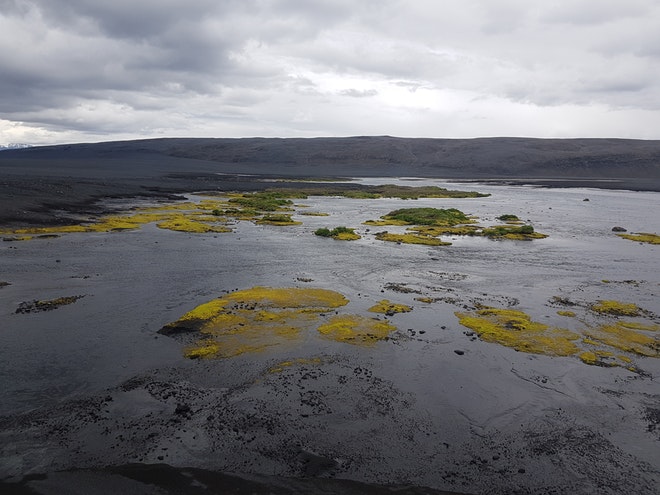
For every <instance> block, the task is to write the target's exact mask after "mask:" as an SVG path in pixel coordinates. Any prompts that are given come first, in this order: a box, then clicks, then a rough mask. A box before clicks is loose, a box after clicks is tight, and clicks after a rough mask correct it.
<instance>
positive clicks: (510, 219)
mask: <svg viewBox="0 0 660 495" xmlns="http://www.w3.org/2000/svg"><path fill="white" fill-rule="evenodd" d="M497 219H498V220H499V221H500V222H506V223H513V224H516V223H521V222H522V220H520V218H518V215H512V214H505V215H500V216H499V217H497Z"/></svg>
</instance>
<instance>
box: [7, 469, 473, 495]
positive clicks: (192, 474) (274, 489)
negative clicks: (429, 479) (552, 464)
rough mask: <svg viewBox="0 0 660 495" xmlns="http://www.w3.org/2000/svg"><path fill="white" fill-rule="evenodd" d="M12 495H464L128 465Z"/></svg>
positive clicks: (10, 487) (19, 486)
mask: <svg viewBox="0 0 660 495" xmlns="http://www.w3.org/2000/svg"><path fill="white" fill-rule="evenodd" d="M0 490H1V491H2V493H4V494H7V495H40V494H51V493H124V494H127V495H128V494H130V495H143V494H144V495H147V494H156V493H158V494H161V495H213V494H230V493H231V494H236V495H253V494H254V495H258V494H268V495H316V494H318V495H333V494H334V495H385V494H387V493H396V494H398V495H460V494H458V493H455V492H447V491H442V490H435V489H432V488H425V487H415V486H400V485H397V486H388V485H373V484H367V483H360V482H357V481H351V480H343V479H333V478H283V477H278V476H263V475H242V476H238V475H232V474H225V473H220V472H215V471H209V470H204V469H196V468H176V467H173V466H169V465H167V464H128V465H124V466H113V467H108V468H105V469H86V470H82V469H81V470H71V471H60V472H56V473H51V474H49V475H31V476H29V477H26V478H24V479H23V480H22V481H21V482H17V483H3V482H1V481H0Z"/></svg>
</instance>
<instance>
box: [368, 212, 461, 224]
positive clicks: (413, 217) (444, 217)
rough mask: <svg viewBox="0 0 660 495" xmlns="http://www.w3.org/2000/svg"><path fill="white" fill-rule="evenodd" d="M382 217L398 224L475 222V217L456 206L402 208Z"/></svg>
mask: <svg viewBox="0 0 660 495" xmlns="http://www.w3.org/2000/svg"><path fill="white" fill-rule="evenodd" d="M381 218H382V219H383V220H385V221H394V222H396V225H437V226H452V225H459V224H465V223H473V222H474V219H472V218H470V217H469V216H467V215H466V214H465V213H463V212H462V211H461V210H457V209H456V208H449V209H442V208H402V209H400V210H394V211H391V212H389V213H388V214H387V215H383V216H382V217H381Z"/></svg>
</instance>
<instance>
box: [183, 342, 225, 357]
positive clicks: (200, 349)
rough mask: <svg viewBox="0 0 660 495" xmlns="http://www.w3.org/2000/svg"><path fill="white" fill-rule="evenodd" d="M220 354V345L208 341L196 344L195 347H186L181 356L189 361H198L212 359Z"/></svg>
mask: <svg viewBox="0 0 660 495" xmlns="http://www.w3.org/2000/svg"><path fill="white" fill-rule="evenodd" d="M219 352H220V344H219V343H218V342H216V341H215V340H212V339H208V340H202V341H199V342H197V344H196V345H194V346H190V347H187V348H186V349H185V350H184V351H183V355H184V356H185V357H187V358H189V359H200V358H208V357H214V356H215V355H217V354H218V353H219Z"/></svg>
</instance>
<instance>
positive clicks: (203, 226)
mask: <svg viewBox="0 0 660 495" xmlns="http://www.w3.org/2000/svg"><path fill="white" fill-rule="evenodd" d="M156 226H157V227H159V228H161V229H168V230H173V231H176V232H189V233H196V234H203V233H206V232H217V233H223V232H231V229H228V228H227V227H223V226H214V225H209V224H208V223H203V222H198V221H196V220H192V219H190V218H188V217H186V216H185V215H173V216H172V217H170V218H168V219H167V220H164V221H162V222H159V223H157V224H156Z"/></svg>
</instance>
